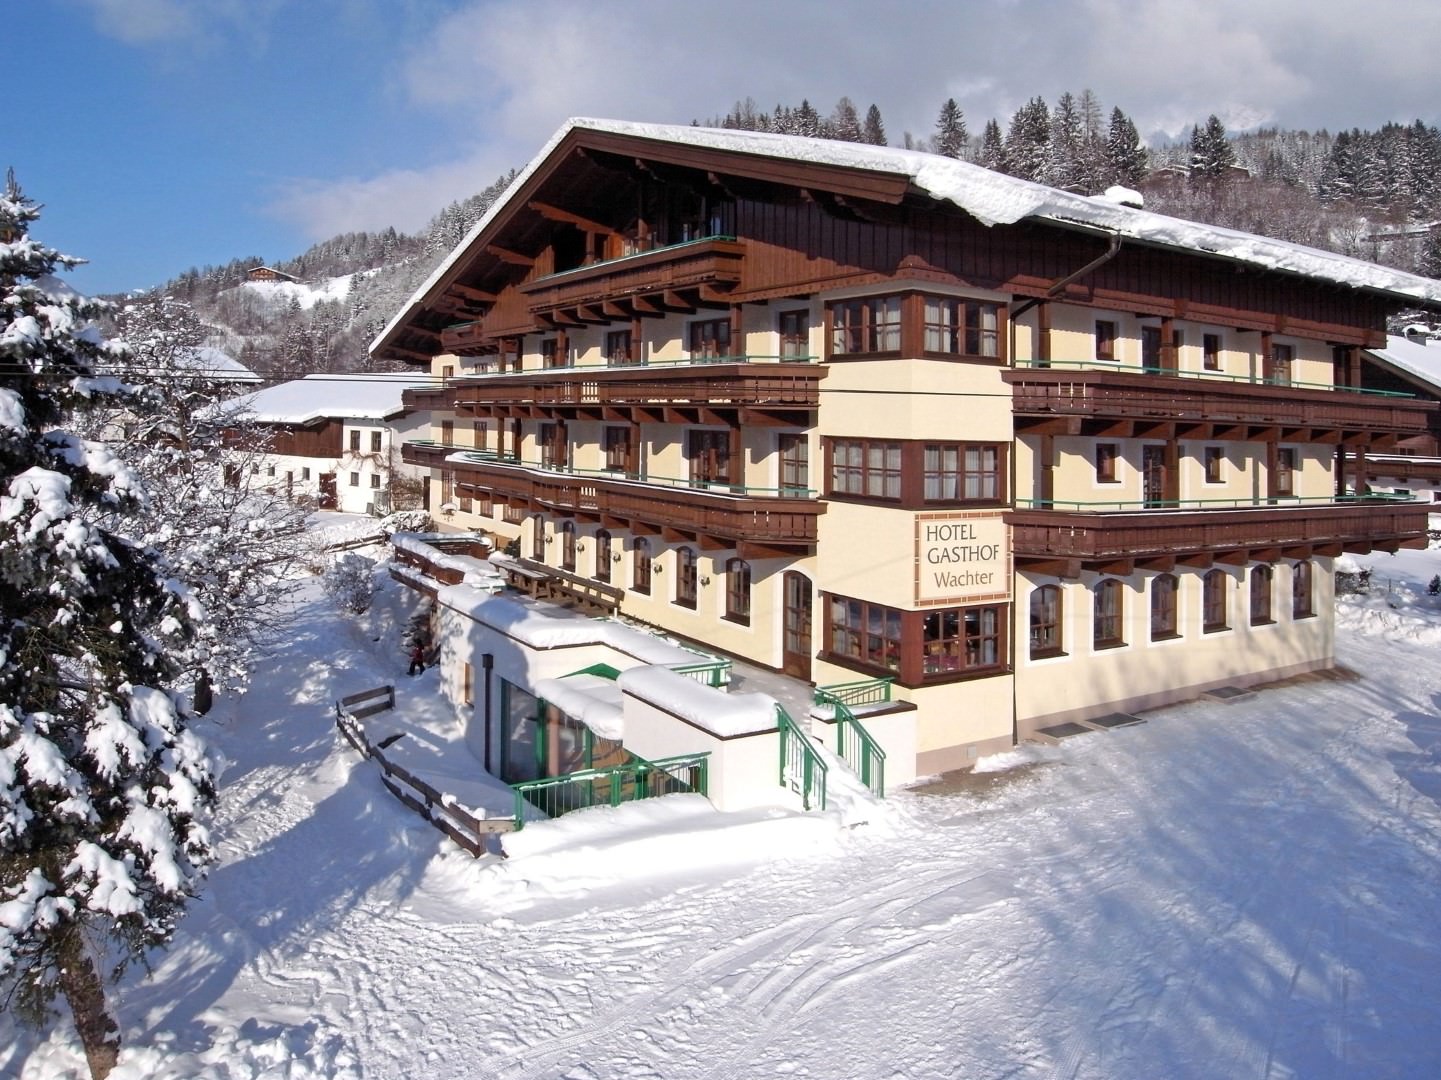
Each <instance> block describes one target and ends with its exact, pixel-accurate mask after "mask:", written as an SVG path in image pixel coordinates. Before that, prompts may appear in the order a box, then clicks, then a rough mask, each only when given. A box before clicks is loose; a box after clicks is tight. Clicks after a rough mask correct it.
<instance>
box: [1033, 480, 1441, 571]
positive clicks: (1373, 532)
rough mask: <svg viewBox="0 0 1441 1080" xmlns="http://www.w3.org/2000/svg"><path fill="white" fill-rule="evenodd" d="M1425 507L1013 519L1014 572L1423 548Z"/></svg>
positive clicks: (1388, 504)
mask: <svg viewBox="0 0 1441 1080" xmlns="http://www.w3.org/2000/svg"><path fill="white" fill-rule="evenodd" d="M1429 509H1430V507H1429V504H1427V503H1414V502H1407V501H1399V500H1394V499H1389V500H1388V499H1383V498H1377V499H1365V498H1363V499H1351V500H1348V501H1345V502H1334V503H1321V504H1314V503H1313V504H1308V505H1299V504H1292V505H1280V506H1264V507H1250V508H1245V509H1216V510H1135V511H1119V512H1086V511H1073V510H1014V511H1011V512H1010V513H1008V514H1007V515H1006V521H1007V523H1008V524H1010V525H1011V527H1012V531H1011V544H1012V550H1013V552H1014V555H1015V561H1016V568H1017V569H1021V570H1032V571H1035V572H1037V573H1050V574H1058V575H1060V576H1062V577H1076V576H1078V575H1079V574H1080V572H1081V571H1082V570H1095V571H1098V572H1101V573H1111V574H1123V575H1124V574H1128V573H1130V572H1131V571H1132V570H1133V569H1147V570H1170V569H1172V568H1174V567H1175V566H1176V565H1177V564H1181V565H1186V566H1209V565H1210V564H1212V563H1227V564H1231V565H1237V566H1239V565H1244V564H1246V563H1248V562H1274V561H1275V560H1276V559H1279V558H1283V557H1284V558H1302V559H1304V558H1310V557H1311V556H1312V555H1330V556H1335V555H1339V554H1341V553H1342V552H1343V551H1350V552H1356V553H1365V552H1368V551H1372V550H1380V551H1396V550H1397V549H1398V548H1402V547H1416V548H1420V547H1425V546H1426V524H1427V511H1428V510H1429Z"/></svg>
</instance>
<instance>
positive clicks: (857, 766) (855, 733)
mask: <svg viewBox="0 0 1441 1080" xmlns="http://www.w3.org/2000/svg"><path fill="white" fill-rule="evenodd" d="M816 704H817V705H829V706H830V707H831V708H832V709H833V710H834V712H835V720H836V754H837V755H838V756H839V757H840V759H841V760H842V761H844V762H845V763H846V764H847V765H849V766H850V767H851V770H852V771H853V772H854V773H855V774H856V775H857V776H859V777H860V778H861V783H863V784H865V785H866V789H867V790H868V791H870V793H871V794H872V795H874V796H875V797H876V798H878V799H884V798H885V797H886V752H885V751H884V750H882V749H881V744H880V743H878V742H876V740H875V737H874V736H873V735H872V734H871V733H870V732H869V731H867V730H866V729H865V727H864V726H863V725H862V724H861V722H860V721H859V720H857V719H856V714H855V713H853V712H851V709H850V706H849V705H847V704H846V703H845V702H844V701H842V700H841V699H840V698H838V697H836V696H835V695H834V694H830V693H827V692H826V691H825V690H820V689H817V690H816Z"/></svg>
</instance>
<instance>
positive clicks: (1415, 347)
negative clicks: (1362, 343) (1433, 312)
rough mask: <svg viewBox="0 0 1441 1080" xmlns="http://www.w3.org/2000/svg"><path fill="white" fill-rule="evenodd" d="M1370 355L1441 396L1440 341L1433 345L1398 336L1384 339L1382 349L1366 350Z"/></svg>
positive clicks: (1393, 335) (1392, 335) (1394, 335)
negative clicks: (1384, 343) (1384, 344)
mask: <svg viewBox="0 0 1441 1080" xmlns="http://www.w3.org/2000/svg"><path fill="white" fill-rule="evenodd" d="M1366 351H1367V352H1368V353H1369V354H1370V355H1372V356H1374V357H1376V358H1377V359H1378V360H1381V361H1382V362H1383V363H1385V364H1387V365H1389V366H1390V367H1392V368H1394V369H1395V370H1396V371H1397V373H1398V374H1400V375H1403V376H1410V377H1411V378H1412V379H1413V380H1416V381H1418V382H1422V383H1425V384H1426V385H1427V386H1430V387H1431V388H1432V389H1433V390H1435V392H1436V393H1438V394H1441V341H1438V342H1436V343H1435V344H1426V343H1425V342H1420V341H1412V340H1411V339H1410V338H1407V337H1403V336H1402V335H1400V334H1391V335H1390V336H1389V337H1387V338H1386V347H1385V348H1384V349H1367V350H1366Z"/></svg>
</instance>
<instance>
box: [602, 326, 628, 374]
mask: <svg viewBox="0 0 1441 1080" xmlns="http://www.w3.org/2000/svg"><path fill="white" fill-rule="evenodd" d="M605 360H606V363H608V364H619V365H625V364H629V363H631V362H632V355H631V333H630V331H629V330H610V331H607V333H606V335H605Z"/></svg>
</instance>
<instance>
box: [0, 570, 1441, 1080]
mask: <svg viewBox="0 0 1441 1080" xmlns="http://www.w3.org/2000/svg"><path fill="white" fill-rule="evenodd" d="M1359 561H1360V562H1362V563H1363V564H1368V565H1371V566H1372V567H1374V576H1373V585H1372V592H1371V594H1370V595H1369V596H1365V597H1360V598H1346V599H1344V600H1343V601H1342V609H1341V614H1340V618H1339V627H1338V639H1339V653H1340V659H1341V662H1342V663H1343V664H1344V665H1345V667H1346V668H1347V669H1348V671H1349V672H1351V673H1355V674H1343V675H1342V676H1341V677H1337V678H1332V679H1321V678H1313V679H1300V680H1295V681H1292V682H1291V683H1290V684H1288V685H1284V686H1278V687H1275V688H1270V689H1266V690H1263V691H1262V692H1259V693H1256V694H1253V695H1250V696H1248V697H1245V698H1243V699H1240V700H1237V701H1235V702H1233V703H1231V704H1229V705H1223V704H1217V703H1195V704H1190V705H1183V706H1178V707H1172V708H1167V709H1162V710H1157V711H1155V712H1152V713H1150V714H1147V722H1146V723H1145V724H1143V725H1140V726H1137V727H1132V728H1128V729H1123V730H1118V731H1114V732H1108V733H1096V734H1090V735H1086V736H1083V737H1080V738H1077V739H1072V740H1070V741H1068V742H1067V743H1065V744H1064V745H1062V746H1061V747H1058V748H1055V749H1040V748H1024V749H1022V750H1019V751H1016V752H1014V753H1011V754H1006V755H1000V756H998V757H995V758H991V759H987V760H986V761H985V763H984V766H983V771H982V772H980V773H979V774H978V775H977V776H975V777H973V778H971V779H970V780H967V781H964V782H961V783H957V784H954V785H952V786H950V787H948V788H938V789H935V790H933V791H930V792H927V791H911V792H903V793H898V794H896V795H894V796H892V797H891V798H889V799H888V800H887V801H886V803H885V804H884V806H883V808H882V809H881V810H880V811H879V812H878V813H876V814H874V815H873V816H872V818H871V820H870V821H869V823H867V824H865V825H862V826H859V827H856V828H842V827H840V826H839V825H838V823H837V822H836V821H834V820H829V819H827V818H825V817H823V816H821V815H811V816H809V817H801V816H799V815H795V814H790V813H783V812H776V813H774V814H768V815H748V816H745V817H737V818H727V817H725V816H723V815H720V814H717V813H715V812H714V811H711V810H710V809H709V808H708V805H707V804H704V803H702V802H700V801H699V800H696V799H693V798H691V797H688V796H682V797H673V798H671V799H666V800H660V801H655V802H651V803H647V804H639V805H636V806H632V807H629V808H622V809H620V810H592V811H586V812H583V813H580V814H576V815H571V816H570V817H567V818H565V819H563V820H562V821H561V822H559V823H557V824H554V825H547V824H540V825H534V826H528V827H527V829H526V831H525V832H524V833H523V834H521V835H522V836H524V837H526V838H527V841H528V843H527V844H526V845H523V846H524V848H525V850H524V851H523V852H522V851H519V850H518V853H517V854H516V856H515V857H513V858H511V859H509V860H507V861H502V860H500V859H498V858H496V857H494V856H488V857H486V858H484V859H481V860H479V861H473V860H471V859H470V858H469V857H468V856H465V855H463V854H461V853H460V852H458V851H457V850H456V849H454V848H453V847H451V846H450V845H449V844H447V843H445V842H443V841H442V839H441V838H440V836H439V834H438V833H436V832H434V831H433V830H431V829H430V828H429V827H428V826H426V825H424V824H423V823H421V822H420V821H419V819H418V818H416V817H415V816H414V815H412V814H411V813H410V812H408V811H406V810H404V809H403V808H402V807H401V806H400V804H399V803H397V802H396V801H395V800H394V799H393V798H392V797H391V796H390V795H389V794H388V793H387V792H386V791H385V789H384V788H383V787H382V786H381V784H380V781H379V778H378V775H377V773H376V772H375V770H374V769H373V767H372V766H370V765H368V764H366V763H364V762H361V761H360V760H358V759H357V757H356V756H355V754H354V753H353V752H352V751H351V750H350V749H349V748H348V747H347V746H346V745H344V744H343V743H342V742H341V741H340V740H339V739H337V737H336V735H335V733H334V729H333V727H332V717H333V713H332V711H331V709H330V702H331V700H332V699H333V698H334V697H336V696H337V695H341V694H345V693H349V692H351V691H354V690H356V689H360V688H364V687H368V686H372V685H376V684H378V683H382V682H393V683H396V684H397V685H398V689H399V694H400V700H399V708H400V709H402V710H408V711H409V712H410V714H411V715H412V716H414V717H416V718H417V719H428V722H429V723H431V724H434V725H440V726H444V725H446V724H448V723H450V722H451V715H450V714H449V713H448V711H447V709H446V708H445V707H444V706H443V705H442V704H441V701H440V698H439V697H438V695H437V687H436V685H435V682H434V680H435V678H436V673H435V672H434V671H431V672H427V673H425V674H424V675H422V676H420V677H418V678H415V679H407V678H406V677H405V674H404V668H405V663H406V658H405V656H404V653H403V650H402V648H401V646H400V636H399V635H400V627H401V626H402V625H403V622H404V619H405V616H406V613H407V609H406V606H405V600H404V596H403V594H401V593H400V592H399V590H398V587H396V586H394V585H393V584H390V583H387V582H386V581H385V579H384V578H382V579H381V581H382V584H383V588H384V589H385V591H384V593H383V596H382V600H381V602H380V603H379V605H378V606H377V608H375V609H373V610H372V613H371V614H370V615H369V616H367V617H366V618H365V619H364V620H360V621H356V620H355V619H353V618H351V617H348V616H342V615H340V614H338V613H337V611H336V610H335V609H334V608H333V607H331V606H330V605H329V603H328V602H327V601H326V600H325V599H324V597H323V594H321V593H320V591H319V590H318V589H314V590H311V591H310V592H309V593H308V594H307V595H308V601H307V603H306V605H305V607H304V609H303V616H302V618H301V620H300V621H299V622H298V624H297V625H296V626H295V628H294V631H293V634H292V638H291V641H292V648H291V649H290V650H289V651H287V652H286V653H285V654H283V655H280V656H277V657H276V658H275V661H274V663H273V665H272V667H271V668H270V671H269V677H268V679H267V680H266V681H265V684H264V685H263V686H259V687H257V689H256V690H255V691H254V692H252V694H251V695H250V696H249V697H247V698H246V699H244V700H242V701H239V702H228V703H225V704H224V706H223V707H222V708H220V709H218V710H217V712H216V713H215V714H213V715H212V716H211V717H210V718H209V720H208V721H207V726H208V727H209V737H210V738H211V739H212V741H213V742H214V744H215V745H216V746H217V747H218V748H220V749H221V750H222V751H223V752H224V754H225V755H226V756H227V757H228V759H229V767H228V769H227V771H226V773H225V776H224V779H223V788H222V810H221V817H220V820H219V822H218V823H217V831H218V834H219V838H220V843H221V849H222V852H223V863H222V865H221V867H220V869H219V870H218V871H216V872H215V873H214V875H213V876H212V878H211V880H210V881H209V883H208V885H207V887H206V890H205V892H204V894H203V895H202V897H201V899H200V901H199V902H197V903H196V904H194V905H193V907H192V909H191V912H190V914H189V915H188V917H187V920H186V922H185V923H184V924H183V925H182V927H181V930H180V933H179V934H178V936H177V940H176V944H175V945H174V947H173V948H172V949H171V950H170V951H169V952H168V953H166V954H162V955H159V956H157V957H156V958H155V966H156V970H155V975H154V977H153V978H152V979H149V980H145V979H143V978H140V977H139V976H138V975H137V976H133V977H129V978H127V981H126V983H125V986H124V995H123V1003H122V1007H121V1017H122V1021H123V1024H124V1028H125V1039H126V1047H127V1048H126V1050H125V1051H124V1053H123V1054H122V1057H121V1066H120V1068H119V1069H117V1071H116V1072H115V1073H114V1074H113V1075H114V1076H115V1077H117V1078H123V1080H138V1078H140V1077H145V1078H147V1080H149V1078H181V1077H184V1078H195V1077H201V1078H213V1080H240V1078H247V1080H249V1078H260V1077H267V1078H268V1077H287V1078H291V1080H302V1078H305V1080H308V1078H321V1077H324V1078H332V1077H335V1078H340V1077H344V1078H357V1080H358V1078H360V1077H365V1078H367V1080H377V1078H387V1077H394V1078H399V1077H424V1078H426V1080H445V1078H456V1080H461V1078H466V1080H470V1078H491V1077H498V1078H506V1080H523V1078H529V1080H540V1078H565V1080H620V1078H636V1077H652V1078H656V1077H663V1078H666V1080H701V1078H719V1077H737V1078H753V1077H774V1076H782V1077H784V1076H792V1077H810V1078H813V1080H876V1078H883V1080H929V1078H941V1077H965V1078H986V1077H1017V1076H1021V1077H1028V1076H1034V1077H1052V1076H1064V1077H1074V1078H1081V1080H1088V1078H1094V1080H1125V1078H1135V1080H1143V1078H1144V1080H1153V1078H1161V1077H1164V1078H1172V1080H1174V1078H1186V1077H1226V1078H1256V1080H1261V1078H1265V1077H1271V1078H1277V1077H1351V1076H1388V1077H1430V1076H1435V1075H1438V1074H1441V924H1438V922H1437V919H1436V913H1437V910H1438V908H1437V904H1438V899H1437V898H1438V896H1441V805H1438V802H1441V711H1438V704H1437V703H1438V701H1441V669H1438V666H1437V663H1436V657H1437V652H1438V648H1441V599H1437V598H1432V597H1428V596H1426V595H1425V594H1424V592H1425V590H1424V582H1426V581H1427V580H1429V578H1430V577H1431V576H1432V574H1434V573H1437V572H1438V571H1441V553H1438V552H1424V553H1403V554H1401V555H1399V556H1387V555H1382V554H1377V555H1375V556H1371V557H1368V558H1366V559H1364V560H1359ZM518 847H520V846H518ZM12 1025H13V1020H12V1019H11V1018H10V1017H8V1016H7V1017H5V1018H4V1019H3V1020H0V1075H4V1076H7V1077H8V1076H17V1077H20V1078H23V1080H53V1078H58V1077H70V1076H80V1075H82V1074H83V1066H82V1064H81V1059H80V1057H79V1054H78V1050H77V1048H76V1041H75V1038H74V1035H73V1033H72V1032H71V1031H70V1029H69V1028H68V1026H66V1025H63V1024H62V1025H61V1026H60V1027H59V1028H57V1030H56V1032H55V1034H54V1035H53V1036H51V1037H49V1038H48V1039H46V1040H44V1041H37V1040H36V1038H35V1037H34V1036H33V1035H30V1034H26V1033H19V1032H16V1031H15V1030H14V1028H13V1026H12Z"/></svg>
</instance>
